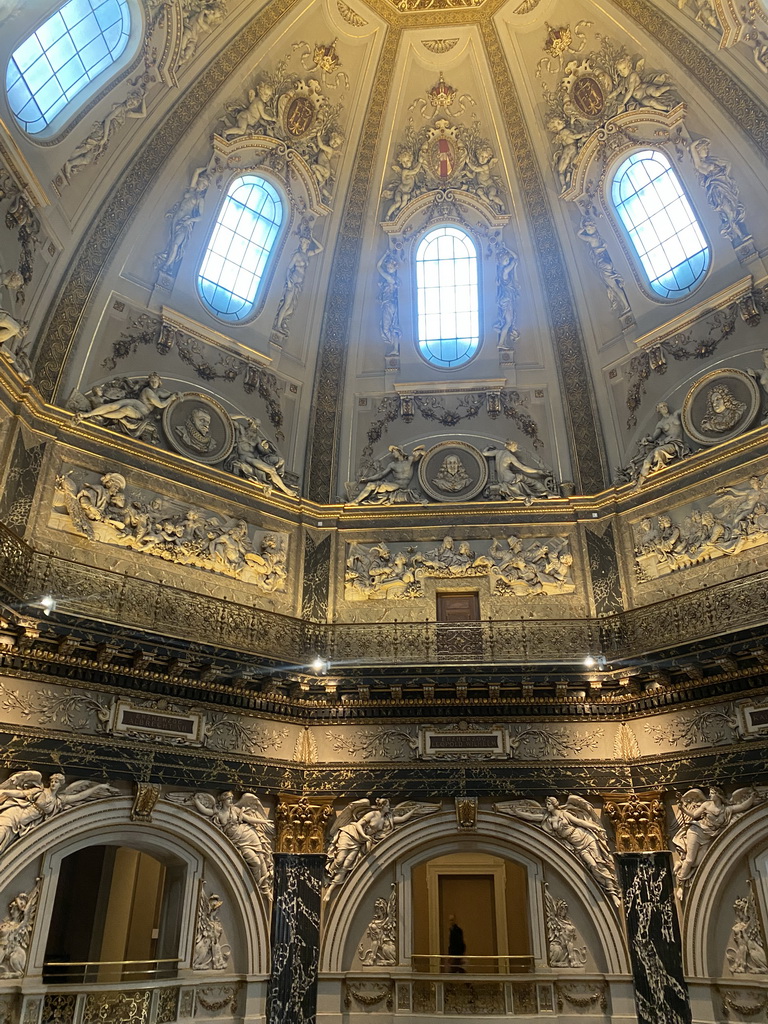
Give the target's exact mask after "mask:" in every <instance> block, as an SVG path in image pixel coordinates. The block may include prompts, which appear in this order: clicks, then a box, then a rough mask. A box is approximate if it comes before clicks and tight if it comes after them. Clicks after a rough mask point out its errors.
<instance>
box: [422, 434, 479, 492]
mask: <svg viewBox="0 0 768 1024" xmlns="http://www.w3.org/2000/svg"><path fill="white" fill-rule="evenodd" d="M487 482H488V463H487V461H486V460H485V459H484V458H483V456H482V454H481V453H480V452H479V451H478V450H477V448H473V447H472V445H471V444H466V442H464V441H442V442H441V443H440V444H436V445H434V446H433V447H432V448H430V449H429V451H428V452H427V454H426V455H425V456H424V458H423V459H422V460H421V462H420V463H419V483H420V484H421V486H422V488H423V490H424V491H425V492H426V493H427V494H428V495H429V496H430V498H433V499H434V500H435V501H469V500H470V499H471V498H475V497H477V495H478V494H480V492H481V491H482V490H483V488H484V487H485V485H486V483H487Z"/></svg>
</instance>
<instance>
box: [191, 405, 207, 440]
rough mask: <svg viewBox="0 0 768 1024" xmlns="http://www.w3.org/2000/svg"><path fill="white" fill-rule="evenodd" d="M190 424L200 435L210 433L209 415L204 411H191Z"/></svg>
mask: <svg viewBox="0 0 768 1024" xmlns="http://www.w3.org/2000/svg"><path fill="white" fill-rule="evenodd" d="M192 423H193V424H194V426H195V427H196V428H197V429H198V430H199V431H200V433H201V434H205V435H206V436H207V435H208V434H210V432H211V414H210V413H209V412H207V411H206V410H205V409H193V410H192Z"/></svg>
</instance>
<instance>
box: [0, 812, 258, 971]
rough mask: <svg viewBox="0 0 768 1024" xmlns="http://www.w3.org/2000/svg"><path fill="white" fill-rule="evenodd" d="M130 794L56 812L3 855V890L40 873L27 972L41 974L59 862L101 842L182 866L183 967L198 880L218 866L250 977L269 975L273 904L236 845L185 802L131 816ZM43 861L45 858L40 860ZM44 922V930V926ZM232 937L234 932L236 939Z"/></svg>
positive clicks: (0, 878) (0, 888) (0, 879)
mask: <svg viewBox="0 0 768 1024" xmlns="http://www.w3.org/2000/svg"><path fill="white" fill-rule="evenodd" d="M132 807H133V798H132V797H115V798H110V799H107V800H94V801H92V802H90V803H87V804H83V805H81V806H80V807H77V808H73V809H72V810H67V811H63V812H61V813H60V814H57V815H54V816H52V817H51V818H49V819H48V820H47V821H45V822H44V823H43V824H41V825H39V826H37V827H36V828H34V829H32V830H31V831H30V832H29V833H27V835H26V836H24V837H23V838H22V839H19V840H17V841H16V842H15V843H14V844H13V845H12V846H11V847H10V848H9V850H8V851H7V853H6V854H5V856H4V857H3V858H2V859H1V860H0V892H12V891H13V883H14V879H15V878H16V877H17V876H20V875H22V874H24V873H25V872H27V874H28V873H29V872H28V871H27V869H28V868H30V866H31V865H35V864H37V865H38V866H37V867H35V870H36V872H37V873H38V874H40V875H41V876H42V883H41V890H40V902H39V904H38V908H37V918H36V926H35V929H34V932H33V936H32V942H31V944H30V949H29V956H28V961H27V974H28V975H33V976H34V975H37V976H39V975H40V974H41V973H42V966H43V958H44V954H45V944H46V940H47V935H48V928H47V922H49V921H50V917H51V913H52V910H53V902H54V899H55V896H56V887H57V884H58V879H59V870H60V866H61V862H62V860H63V859H64V858H65V857H67V856H69V855H70V854H72V853H76V852H77V851H78V850H82V849H84V848H85V847H87V846H94V845H98V844H100V843H104V844H107V845H109V846H115V845H126V846H130V847H132V848H133V849H137V850H143V851H145V852H147V853H149V854H152V855H153V856H159V857H161V858H162V859H164V860H166V861H167V860H168V858H169V855H170V857H171V858H172V859H174V860H176V861H177V862H181V863H182V864H183V865H184V866H185V868H186V871H185V881H184V892H183V896H182V900H183V906H182V914H181V927H180V933H179V956H180V957H181V958H182V959H181V962H180V963H179V969H184V968H189V967H190V958H191V954H192V946H193V935H194V929H195V916H196V911H197V899H198V891H199V882H200V879H201V878H203V877H204V866H205V863H206V862H209V863H212V864H215V866H216V870H217V872H218V873H219V875H220V876H221V878H222V880H223V882H224V886H223V888H224V889H225V895H226V898H227V899H228V900H229V901H231V904H232V907H233V910H234V914H233V917H234V918H235V920H236V922H237V925H238V931H239V933H240V936H239V937H240V941H242V942H243V943H244V946H245V949H244V956H243V958H242V959H243V964H244V966H245V972H246V973H248V974H265V973H268V972H269V961H268V957H269V906H268V905H265V904H264V901H263V898H262V897H261V896H260V895H259V894H258V891H257V889H256V886H255V884H254V880H253V878H252V876H251V874H250V872H249V870H248V867H247V866H246V864H245V861H244V860H243V859H242V857H241V856H240V854H239V853H238V852H237V850H236V849H235V847H234V846H233V845H232V844H231V843H230V842H229V841H228V840H227V839H226V837H225V836H224V835H222V834H221V833H220V832H218V831H217V830H216V829H215V828H213V827H212V826H211V825H209V824H208V822H207V821H204V820H203V819H202V818H201V817H200V815H196V814H194V813H192V812H190V811H188V810H186V809H185V808H183V807H180V806H178V805H176V804H172V803H167V802H164V801H160V802H158V804H157V805H156V807H155V809H154V811H153V812H152V821H151V822H134V821H131V818H130V812H131V809H132ZM40 858H42V860H41V859H40ZM42 922H45V923H46V924H45V926H43V927H41V926H40V925H41V923H42ZM232 938H234V937H232Z"/></svg>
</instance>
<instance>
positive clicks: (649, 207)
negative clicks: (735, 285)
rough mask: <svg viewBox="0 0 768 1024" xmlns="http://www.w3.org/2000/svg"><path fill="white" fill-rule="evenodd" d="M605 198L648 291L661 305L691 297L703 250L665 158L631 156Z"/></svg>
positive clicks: (702, 267) (653, 153)
mask: <svg viewBox="0 0 768 1024" xmlns="http://www.w3.org/2000/svg"><path fill="white" fill-rule="evenodd" d="M611 198H612V199H613V205H614V206H615V208H616V212H617V213H618V215H619V217H620V218H621V222H622V224H623V225H624V227H625V229H626V231H627V234H628V235H629V240H630V242H631V243H632V245H633V247H634V249H635V252H636V253H637V255H638V258H639V260H640V263H641V265H642V268H643V270H644V271H645V274H646V276H647V277H648V283H649V284H650V286H651V288H652V289H653V291H654V292H656V294H657V295H660V296H661V297H662V298H664V299H677V298H682V297H683V296H684V295H687V294H688V293H689V292H692V291H693V289H694V288H696V286H697V285H698V284H699V283H700V281H701V280H702V278H703V277H704V275H705V274H706V272H707V269H708V268H709V260H710V253H709V246H708V245H707V242H706V240H705V238H704V233H703V232H702V230H701V227H700V225H699V222H698V220H697V219H696V214H695V213H694V212H693V209H692V207H691V204H690V203H689V202H688V197H687V196H686V194H685V192H684V191H683V186H682V184H681V183H680V179H679V178H678V176H677V173H676V172H675V169H674V168H673V167H672V165H671V164H670V162H669V160H668V159H667V157H666V155H665V154H664V153H660V152H658V151H657V150H644V151H642V152H639V153H633V154H632V156H630V157H629V158H628V159H627V160H625V161H624V163H623V164H622V165H621V167H619V169H618V171H617V172H616V174H615V176H614V179H613V186H612V194H611Z"/></svg>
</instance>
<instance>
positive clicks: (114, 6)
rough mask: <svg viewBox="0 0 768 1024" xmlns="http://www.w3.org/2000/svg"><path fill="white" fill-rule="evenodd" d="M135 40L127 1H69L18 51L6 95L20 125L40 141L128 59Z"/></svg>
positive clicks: (7, 77)
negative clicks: (125, 56)
mask: <svg viewBox="0 0 768 1024" xmlns="http://www.w3.org/2000/svg"><path fill="white" fill-rule="evenodd" d="M130 36H131V11H130V7H129V4H128V0H69V2H68V3H65V4H63V5H62V6H61V7H59V9H58V10H57V11H55V12H54V13H53V14H52V15H51V16H50V17H49V18H48V19H47V20H46V21H44V22H43V24H42V25H40V27H39V28H38V29H37V30H36V31H35V32H33V33H32V35H30V36H28V37H27V38H26V39H25V40H24V42H23V43H22V44H21V45H20V46H17V47H16V49H15V50H14V51H13V53H12V55H11V59H10V60H9V62H8V68H7V70H6V74H5V89H6V95H7V97H8V105H9V107H10V108H11V111H12V112H13V116H14V117H15V118H16V121H17V123H18V124H19V126H20V127H21V128H23V129H24V131H25V132H27V133H28V134H30V135H38V134H40V132H43V131H45V129H46V128H47V127H48V126H49V125H50V124H51V123H52V122H53V121H54V119H55V118H57V117H58V115H59V114H61V113H62V112H63V111H64V110H65V109H66V107H67V106H68V105H69V104H70V103H72V102H73V100H74V99H75V98H76V97H77V96H78V95H79V94H80V93H82V91H83V90H84V89H85V88H86V87H87V86H88V85H89V83H90V82H93V81H94V80H95V79H96V78H98V77H99V76H100V75H102V74H103V73H104V72H105V71H106V70H107V69H108V68H110V67H112V66H113V65H114V64H115V63H116V61H118V60H119V59H120V57H121V56H122V55H123V53H124V51H125V49H126V46H127V45H128V41H129V39H130Z"/></svg>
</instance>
